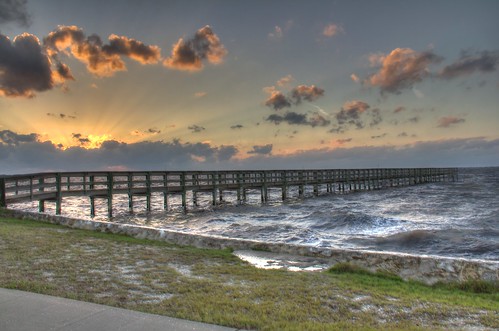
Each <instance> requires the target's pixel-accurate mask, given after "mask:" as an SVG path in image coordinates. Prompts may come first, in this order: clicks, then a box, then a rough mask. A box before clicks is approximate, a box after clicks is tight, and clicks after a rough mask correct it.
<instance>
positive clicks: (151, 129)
mask: <svg viewBox="0 0 499 331" xmlns="http://www.w3.org/2000/svg"><path fill="white" fill-rule="evenodd" d="M146 132H147V133H150V134H160V133H161V130H158V129H156V128H149V129H147V131H146Z"/></svg>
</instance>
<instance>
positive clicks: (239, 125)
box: [230, 124, 244, 130]
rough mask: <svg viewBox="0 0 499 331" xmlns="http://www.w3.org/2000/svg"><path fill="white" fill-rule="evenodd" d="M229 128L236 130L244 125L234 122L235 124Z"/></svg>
mask: <svg viewBox="0 0 499 331" xmlns="http://www.w3.org/2000/svg"><path fill="white" fill-rule="evenodd" d="M230 128H231V129H232V130H237V129H242V128H244V126H243V125H241V124H236V125H233V126H231V127H230Z"/></svg>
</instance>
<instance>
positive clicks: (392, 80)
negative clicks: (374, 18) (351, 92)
mask: <svg viewBox="0 0 499 331" xmlns="http://www.w3.org/2000/svg"><path fill="white" fill-rule="evenodd" d="M441 60H442V58H441V57H440V56H437V55H435V54H434V53H432V52H416V51H414V50H412V49H410V48H396V49H394V50H393V51H391V52H390V54H388V55H384V54H373V55H371V56H370V57H369V62H370V63H371V66H380V69H379V71H378V72H377V73H375V74H373V75H371V76H370V77H368V79H366V80H365V83H367V84H368V85H370V86H378V87H379V88H380V90H381V92H382V93H385V92H390V93H396V94H398V93H400V91H401V90H403V89H406V88H411V87H412V86H413V85H414V84H415V83H417V82H420V81H422V80H423V78H425V77H426V76H428V75H429V69H428V67H429V65H430V64H433V63H439V62H440V61H441Z"/></svg>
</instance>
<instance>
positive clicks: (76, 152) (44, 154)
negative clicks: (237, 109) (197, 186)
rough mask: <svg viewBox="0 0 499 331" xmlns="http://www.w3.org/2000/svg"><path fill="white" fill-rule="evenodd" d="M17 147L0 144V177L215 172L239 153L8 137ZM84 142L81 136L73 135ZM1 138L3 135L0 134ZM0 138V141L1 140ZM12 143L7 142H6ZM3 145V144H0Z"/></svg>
mask: <svg viewBox="0 0 499 331" xmlns="http://www.w3.org/2000/svg"><path fill="white" fill-rule="evenodd" d="M13 135H15V137H17V138H12V139H14V140H15V141H17V143H10V144H4V143H0V169H2V172H3V173H28V172H39V171H107V170H112V169H117V168H119V169H126V170H144V169H147V170H199V169H203V170H210V169H212V170H217V169H220V168H222V167H224V166H225V165H226V164H227V163H228V162H230V161H231V160H232V159H233V158H234V156H235V155H236V154H237V153H238V152H239V151H238V149H237V147H235V146H232V145H221V146H213V145H210V144H209V143H182V142H180V141H179V140H173V141H170V142H150V141H145V142H138V143H130V144H128V143H123V142H119V141H116V140H106V141H104V142H102V144H101V145H100V146H99V147H96V148H92V149H86V148H83V147H70V148H67V149H61V148H60V147H59V146H57V145H55V144H53V143H52V142H50V141H45V142H40V141H37V140H36V137H37V136H38V135H37V134H34V133H33V134H30V135H20V134H15V133H12V132H11V133H10V134H9V136H10V137H12V136H13ZM75 135H76V136H77V137H80V139H84V138H83V136H82V135H81V134H75ZM0 137H2V138H3V137H4V133H0ZM2 138H0V139H2ZM12 139H10V138H8V139H7V141H11V140H12ZM2 141H3V140H2Z"/></svg>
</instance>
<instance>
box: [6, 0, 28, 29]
mask: <svg viewBox="0 0 499 331" xmlns="http://www.w3.org/2000/svg"><path fill="white" fill-rule="evenodd" d="M27 2H28V1H27V0H2V1H0V24H4V23H10V22H16V23H17V24H19V25H21V26H23V27H27V26H29V25H30V23H31V17H30V15H29V14H28V10H27V6H26V5H27Z"/></svg>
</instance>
